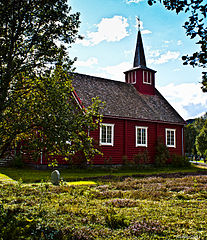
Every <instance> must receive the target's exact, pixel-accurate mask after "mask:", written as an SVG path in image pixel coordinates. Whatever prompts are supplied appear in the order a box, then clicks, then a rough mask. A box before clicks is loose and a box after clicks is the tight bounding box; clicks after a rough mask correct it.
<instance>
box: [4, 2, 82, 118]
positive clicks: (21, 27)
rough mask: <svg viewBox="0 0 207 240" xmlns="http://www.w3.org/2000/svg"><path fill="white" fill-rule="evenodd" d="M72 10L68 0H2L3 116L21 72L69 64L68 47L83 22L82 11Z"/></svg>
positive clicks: (32, 72)
mask: <svg viewBox="0 0 207 240" xmlns="http://www.w3.org/2000/svg"><path fill="white" fill-rule="evenodd" d="M70 11H71V8H70V7H69V6H68V5H67V0H52V1H51V0H21V1H16V0H1V1H0V103H1V104H0V117H1V114H2V111H3V110H4V109H5V108H6V107H7V106H8V105H9V104H10V99H9V98H8V97H9V96H8V93H9V91H10V88H11V83H12V81H13V79H14V78H15V77H16V75H17V74H18V73H22V72H26V73H27V75H37V74H40V75H41V74H42V71H44V72H45V71H46V70H49V69H51V68H52V67H54V64H57V63H58V64H64V67H68V68H69V67H70V65H71V63H72V61H71V60H70V59H69V57H68V54H67V48H69V46H70V44H71V43H73V42H74V41H75V39H76V38H77V33H78V27H79V24H80V21H79V13H74V14H70ZM66 45H67V48H66Z"/></svg>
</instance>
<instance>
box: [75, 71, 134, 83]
mask: <svg viewBox="0 0 207 240" xmlns="http://www.w3.org/2000/svg"><path fill="white" fill-rule="evenodd" d="M72 74H76V75H82V76H87V77H90V78H95V79H98V80H104V81H111V82H115V83H121V84H122V83H123V84H126V85H131V84H129V83H126V82H123V81H119V80H114V79H109V78H103V77H97V76H92V75H88V74H83V73H77V72H74V73H72Z"/></svg>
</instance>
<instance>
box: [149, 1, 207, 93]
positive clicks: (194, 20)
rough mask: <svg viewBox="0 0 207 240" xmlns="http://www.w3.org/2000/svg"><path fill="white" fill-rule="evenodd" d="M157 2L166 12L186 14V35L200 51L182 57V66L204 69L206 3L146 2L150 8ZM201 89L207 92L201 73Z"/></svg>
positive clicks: (205, 74) (206, 57) (206, 61)
mask: <svg viewBox="0 0 207 240" xmlns="http://www.w3.org/2000/svg"><path fill="white" fill-rule="evenodd" d="M157 1H159V2H160V3H162V4H163V5H164V7H165V8H166V9H167V10H170V11H176V13H177V14H179V13H180V12H183V11H184V12H185V13H186V14H188V15H187V16H188V20H186V22H185V23H184V26H183V27H184V28H185V29H186V35H187V36H189V37H190V38H191V39H193V38H197V39H198V41H197V44H198V45H199V46H200V51H198V52H195V53H193V54H192V55H191V56H189V55H186V56H183V57H182V59H183V60H184V63H183V64H184V65H186V64H190V65H192V66H193V67H194V66H199V67H203V68H206V64H207V26H206V23H207V21H206V14H207V3H206V0H176V1H172V0H148V4H149V5H150V6H151V5H153V4H154V3H156V2H157ZM202 84H203V86H202V89H203V91H204V92H207V72H205V71H204V72H203V76H202Z"/></svg>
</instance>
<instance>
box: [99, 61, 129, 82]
mask: <svg viewBox="0 0 207 240" xmlns="http://www.w3.org/2000/svg"><path fill="white" fill-rule="evenodd" d="M130 68H132V65H131V64H130V63H129V62H122V63H120V64H118V65H114V66H108V67H104V68H102V71H103V73H104V76H105V77H106V74H107V77H108V78H110V79H113V80H118V81H122V82H123V81H125V80H124V73H123V72H125V71H127V70H129V69H130Z"/></svg>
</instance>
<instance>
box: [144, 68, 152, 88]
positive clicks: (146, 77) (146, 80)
mask: <svg viewBox="0 0 207 240" xmlns="http://www.w3.org/2000/svg"><path fill="white" fill-rule="evenodd" d="M143 83H144V84H150V85H151V84H152V73H151V72H147V71H143Z"/></svg>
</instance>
